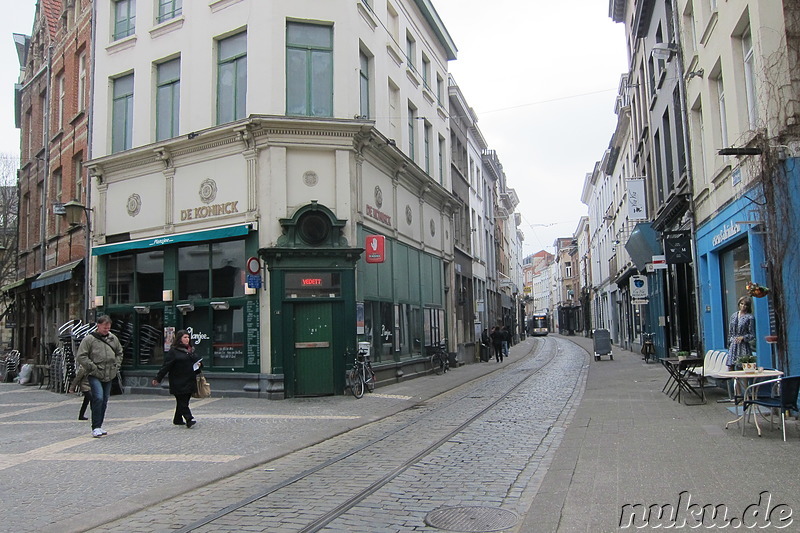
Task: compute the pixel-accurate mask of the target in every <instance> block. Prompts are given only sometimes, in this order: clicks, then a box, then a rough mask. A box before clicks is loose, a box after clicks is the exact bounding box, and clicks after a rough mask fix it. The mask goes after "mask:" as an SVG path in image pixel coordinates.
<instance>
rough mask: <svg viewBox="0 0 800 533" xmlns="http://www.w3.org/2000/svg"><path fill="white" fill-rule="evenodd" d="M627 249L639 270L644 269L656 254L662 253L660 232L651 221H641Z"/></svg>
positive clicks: (626, 246)
mask: <svg viewBox="0 0 800 533" xmlns="http://www.w3.org/2000/svg"><path fill="white" fill-rule="evenodd" d="M625 249H626V250H627V251H628V254H629V255H630V256H631V261H633V264H634V265H636V268H638V269H639V270H644V268H645V265H646V264H647V263H650V262H652V261H653V256H654V255H661V254H662V253H663V252H662V251H661V245H660V244H659V242H658V234H657V233H656V231H655V230H654V229H653V227H652V226H651V225H650V223H649V222H640V223H638V224H636V227H635V228H634V229H633V231H632V232H631V236H630V237H629V238H628V242H626V243H625Z"/></svg>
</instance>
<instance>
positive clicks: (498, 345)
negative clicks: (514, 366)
mask: <svg viewBox="0 0 800 533" xmlns="http://www.w3.org/2000/svg"><path fill="white" fill-rule="evenodd" d="M491 337H492V346H493V347H494V359H495V361H497V362H498V363H502V362H503V337H504V335H503V332H502V330H501V329H500V326H495V327H494V329H492V333H491Z"/></svg>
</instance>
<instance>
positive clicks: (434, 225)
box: [431, 219, 436, 237]
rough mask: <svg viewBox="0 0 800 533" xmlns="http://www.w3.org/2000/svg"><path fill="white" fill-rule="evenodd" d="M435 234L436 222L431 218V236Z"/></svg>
mask: <svg viewBox="0 0 800 533" xmlns="http://www.w3.org/2000/svg"><path fill="white" fill-rule="evenodd" d="M435 236H436V222H435V221H434V220H433V219H431V237H435Z"/></svg>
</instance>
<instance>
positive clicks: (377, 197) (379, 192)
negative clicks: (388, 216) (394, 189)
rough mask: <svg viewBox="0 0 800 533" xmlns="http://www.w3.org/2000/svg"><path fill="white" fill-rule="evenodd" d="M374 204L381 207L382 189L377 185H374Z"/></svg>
mask: <svg viewBox="0 0 800 533" xmlns="http://www.w3.org/2000/svg"><path fill="white" fill-rule="evenodd" d="M375 205H376V206H378V209H380V208H381V207H383V191H382V190H381V188H380V186H379V185H376V186H375Z"/></svg>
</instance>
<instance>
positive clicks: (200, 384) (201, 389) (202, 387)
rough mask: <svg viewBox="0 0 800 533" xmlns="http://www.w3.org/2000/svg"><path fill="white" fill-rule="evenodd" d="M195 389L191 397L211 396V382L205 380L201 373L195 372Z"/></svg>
mask: <svg viewBox="0 0 800 533" xmlns="http://www.w3.org/2000/svg"><path fill="white" fill-rule="evenodd" d="M196 379H197V390H196V391H195V392H193V393H192V398H208V397H209V396H211V384H210V383H209V382H208V381H206V377H205V376H204V375H203V374H197V378H196Z"/></svg>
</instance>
